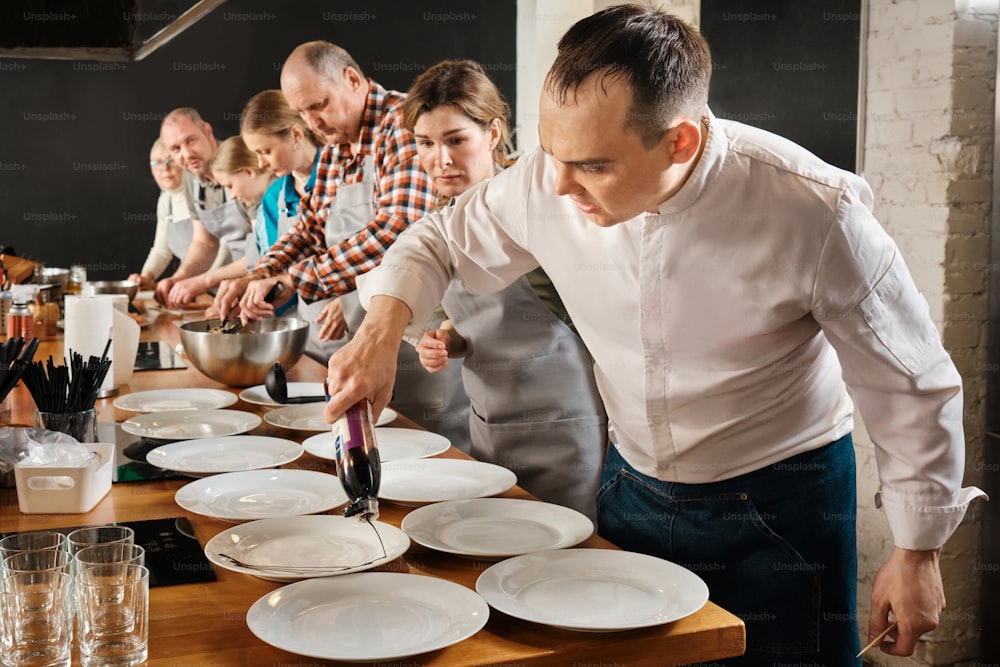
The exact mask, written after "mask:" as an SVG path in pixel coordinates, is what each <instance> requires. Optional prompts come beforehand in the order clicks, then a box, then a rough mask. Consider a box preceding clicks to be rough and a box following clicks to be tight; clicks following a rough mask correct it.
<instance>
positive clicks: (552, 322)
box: [442, 277, 608, 519]
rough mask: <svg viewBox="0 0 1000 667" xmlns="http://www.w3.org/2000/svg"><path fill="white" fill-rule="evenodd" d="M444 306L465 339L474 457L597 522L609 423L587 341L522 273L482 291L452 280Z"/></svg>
mask: <svg viewBox="0 0 1000 667" xmlns="http://www.w3.org/2000/svg"><path fill="white" fill-rule="evenodd" d="M442 305H443V306H444V309H445V312H447V313H448V316H449V317H450V318H451V320H452V324H454V326H455V330H456V331H458V332H459V333H460V334H461V335H462V336H463V337H464V338H465V339H466V340H467V341H468V349H469V352H468V354H467V356H466V357H465V360H464V364H463V366H462V380H463V381H464V384H465V390H466V393H467V394H468V396H469V401H470V403H471V410H470V413H469V422H470V436H471V439H472V449H471V451H470V453H471V454H472V456H474V457H475V458H476V459H478V460H480V461H488V462H490V463H495V464H498V465H502V466H504V467H507V468H510V469H511V470H513V471H514V472H515V473H516V474H517V483H518V485H519V486H521V487H523V488H525V489H526V490H528V491H529V492H531V493H533V494H534V495H536V496H538V497H539V498H541V499H542V500H544V501H547V502H553V503H558V504H560V505H566V506H568V507H572V508H574V509H576V510H579V511H581V512H583V513H584V514H586V515H587V516H589V517H590V518H591V519H594V518H595V517H596V500H595V498H596V494H597V487H598V484H599V482H600V477H601V465H602V463H603V461H604V453H605V447H606V446H607V441H608V428H607V425H608V422H607V415H606V414H605V412H604V404H603V403H602V402H601V399H600V396H599V394H598V392H597V384H596V382H595V381H594V371H593V363H594V362H593V359H592V358H591V356H590V354H589V353H588V352H587V349H586V348H585V347H584V345H583V341H581V340H580V338H579V336H577V335H576V334H575V333H574V332H573V331H572V330H571V329H570V328H569V327H568V326H567V325H566V324H565V323H564V322H562V321H561V320H560V319H559V318H558V317H557V316H556V315H555V314H554V313H553V312H552V311H551V310H549V308H548V307H547V306H546V305H545V303H544V302H542V300H541V299H540V298H539V297H538V295H537V294H536V293H535V291H534V290H533V289H532V287H531V284H530V283H529V282H528V280H527V278H524V277H521V278H518V279H517V280H516V281H514V282H513V283H512V284H511V285H509V286H508V287H507V288H506V289H504V290H502V291H500V292H497V293H494V294H484V295H471V294H469V293H468V292H467V291H466V290H465V288H464V286H463V285H462V284H461V283H460V282H457V281H456V282H453V283H452V284H451V286H450V287H449V288H448V291H447V292H446V293H445V296H444V299H443V300H442Z"/></svg>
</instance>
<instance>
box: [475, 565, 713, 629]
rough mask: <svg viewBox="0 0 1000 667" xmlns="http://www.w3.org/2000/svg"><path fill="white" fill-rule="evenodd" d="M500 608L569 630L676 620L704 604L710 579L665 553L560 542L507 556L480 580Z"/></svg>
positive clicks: (479, 586) (478, 585)
mask: <svg viewBox="0 0 1000 667" xmlns="http://www.w3.org/2000/svg"><path fill="white" fill-rule="evenodd" d="M476 591H477V592H478V593H479V594H480V595H482V596H483V597H484V598H485V599H486V601H487V602H489V604H490V606H491V607H493V608H494V609H496V610H497V611H502V612H503V613H505V614H508V615H510V616H513V617H515V618H521V619H524V620H526V621H532V622H534V623H542V624H544V625H551V626H554V627H557V628H563V629H564V630H582V631H587V632H612V631H617V630H629V629H632V628H645V627H649V626H653V625H662V624H663V623H670V622H671V621H676V620H677V619H679V618H684V617H685V616H688V615H690V614H693V613H694V612H696V611H698V610H699V609H701V608H702V606H703V605H704V604H705V602H706V601H707V600H708V586H707V585H706V584H705V582H704V581H702V580H701V577H699V576H698V575H696V574H695V573H694V572H691V571H690V570H688V569H686V568H683V567H681V566H680V565H677V564H675V563H671V562H670V561H666V560H663V559H662V558H655V557H653V556H647V555H645V554H639V553H635V552H632V551H617V550H615V549H560V550H557V551H540V552H537V553H532V554H525V555H523V556H515V557H513V558H508V559H507V560H502V561H500V562H499V563H497V564H496V565H492V566H490V567H489V568H487V569H486V570H485V571H484V572H483V573H482V574H481V575H479V579H477V580H476Z"/></svg>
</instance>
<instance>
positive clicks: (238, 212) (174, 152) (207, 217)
mask: <svg viewBox="0 0 1000 667" xmlns="http://www.w3.org/2000/svg"><path fill="white" fill-rule="evenodd" d="M160 139H161V140H162V141H163V143H164V144H165V145H166V146H167V149H168V150H169V152H170V156H171V158H173V159H174V160H176V161H177V162H178V163H179V164H180V165H181V166H182V167H184V196H185V199H186V200H187V203H188V210H189V211H190V213H191V220H192V223H193V224H192V237H191V241H190V245H189V246H188V250H187V252H186V253H185V255H184V258H183V259H182V260H181V264H180V266H179V267H178V268H177V270H176V271H175V272H174V274H173V275H172V276H170V277H169V278H164V279H163V280H161V281H160V282H159V283H157V285H156V299H157V301H159V302H161V303H164V304H166V305H167V306H169V307H171V308H180V307H183V306H184V304H187V303H189V302H190V301H192V300H193V299H194V297H195V296H197V294H195V293H193V292H191V291H190V289H188V288H185V287H184V285H183V284H176V283H177V282H178V281H180V280H181V279H182V278H190V277H191V276H196V275H199V274H201V273H204V272H205V271H207V270H208V269H209V268H210V267H211V266H212V262H213V260H214V259H215V256H216V254H217V253H218V252H219V246H220V244H225V245H226V246H228V248H229V254H230V257H231V258H232V259H234V260H236V259H240V258H241V257H243V253H244V250H245V248H246V237H247V236H248V235H249V234H251V233H252V229H253V228H252V226H251V224H250V216H249V214H248V213H247V209H246V206H244V205H243V204H241V203H239V202H238V201H236V200H235V199H232V198H230V197H229V195H228V194H227V193H226V191H225V188H223V187H222V186H221V185H219V184H218V183H216V182H215V179H213V178H212V175H211V173H210V172H209V168H208V165H209V164H210V163H211V161H212V157H213V156H214V155H215V152H216V150H218V147H219V144H218V141H217V140H216V139H215V136H214V135H213V134H212V126H211V125H209V124H208V123H207V122H205V120H204V119H202V117H201V114H199V113H198V111H197V110H195V109H193V108H191V107H180V108H177V109H174V110H173V111H171V112H170V113H168V114H167V115H166V117H164V119H163V122H162V123H161V125H160Z"/></svg>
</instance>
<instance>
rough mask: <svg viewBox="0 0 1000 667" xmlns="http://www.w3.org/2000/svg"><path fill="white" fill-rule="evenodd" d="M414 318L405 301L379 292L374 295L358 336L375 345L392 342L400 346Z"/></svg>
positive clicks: (359, 328)
mask: <svg viewBox="0 0 1000 667" xmlns="http://www.w3.org/2000/svg"><path fill="white" fill-rule="evenodd" d="M412 319H413V313H412V312H411V311H410V307H409V306H407V305H406V303H405V302H403V301H401V300H400V299H397V298H396V297H394V296H388V295H385V294H379V295H376V296H373V297H372V301H371V305H370V306H369V308H368V312H367V313H366V314H365V318H364V320H363V321H362V322H361V326H360V327H358V332H357V334H356V336H357V337H362V338H364V339H366V340H367V341H369V342H370V343H372V344H374V345H382V344H389V343H391V344H393V345H396V346H397V347H398V345H399V343H400V341H402V340H403V332H405V331H406V327H407V326H408V325H409V324H410V321H411V320H412Z"/></svg>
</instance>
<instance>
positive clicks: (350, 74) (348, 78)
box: [341, 67, 364, 90]
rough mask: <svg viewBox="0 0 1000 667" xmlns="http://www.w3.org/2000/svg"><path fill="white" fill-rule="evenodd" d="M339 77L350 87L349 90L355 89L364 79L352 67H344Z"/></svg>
mask: <svg viewBox="0 0 1000 667" xmlns="http://www.w3.org/2000/svg"><path fill="white" fill-rule="evenodd" d="M341 78H342V79H343V81H344V83H346V84H347V85H348V86H349V87H350V88H351V90H357V89H358V86H360V85H361V83H362V82H363V81H364V77H363V76H361V72H359V71H358V70H356V69H354V68H353V67H345V68H344V71H343V72H342V73H341Z"/></svg>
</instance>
